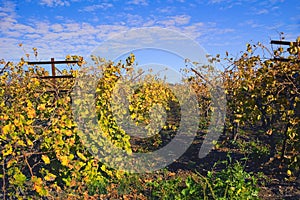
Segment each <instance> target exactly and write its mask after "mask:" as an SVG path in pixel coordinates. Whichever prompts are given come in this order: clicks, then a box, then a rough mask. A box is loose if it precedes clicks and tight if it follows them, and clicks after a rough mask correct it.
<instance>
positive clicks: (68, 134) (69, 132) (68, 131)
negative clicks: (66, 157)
mask: <svg viewBox="0 0 300 200" xmlns="http://www.w3.org/2000/svg"><path fill="white" fill-rule="evenodd" d="M65 134H66V136H71V135H72V134H73V132H72V130H66V131H65Z"/></svg>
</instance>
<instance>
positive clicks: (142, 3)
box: [127, 0, 149, 6]
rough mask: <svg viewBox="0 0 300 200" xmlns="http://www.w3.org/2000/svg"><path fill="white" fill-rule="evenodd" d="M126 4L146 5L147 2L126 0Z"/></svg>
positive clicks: (144, 0) (143, 0)
mask: <svg viewBox="0 0 300 200" xmlns="http://www.w3.org/2000/svg"><path fill="white" fill-rule="evenodd" d="M127 4H133V5H141V6H147V5H148V4H149V3H148V1H147V0H131V1H128V2H127Z"/></svg>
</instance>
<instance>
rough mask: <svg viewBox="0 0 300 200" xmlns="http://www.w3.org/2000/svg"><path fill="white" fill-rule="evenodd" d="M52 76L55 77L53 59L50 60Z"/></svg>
mask: <svg viewBox="0 0 300 200" xmlns="http://www.w3.org/2000/svg"><path fill="white" fill-rule="evenodd" d="M51 67H52V76H55V64H54V58H51Z"/></svg>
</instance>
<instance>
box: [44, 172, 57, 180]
mask: <svg viewBox="0 0 300 200" xmlns="http://www.w3.org/2000/svg"><path fill="white" fill-rule="evenodd" d="M44 178H45V180H46V181H54V180H55V178H56V176H55V175H54V174H51V173H48V174H47V176H45V177H44Z"/></svg>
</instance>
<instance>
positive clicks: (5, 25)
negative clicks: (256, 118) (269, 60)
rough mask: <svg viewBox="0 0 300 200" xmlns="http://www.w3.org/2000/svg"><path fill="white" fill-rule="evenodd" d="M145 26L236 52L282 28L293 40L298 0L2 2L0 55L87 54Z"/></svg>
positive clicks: (299, 16) (216, 50)
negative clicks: (110, 38)
mask: <svg viewBox="0 0 300 200" xmlns="http://www.w3.org/2000/svg"><path fill="white" fill-rule="evenodd" d="M145 27H161V28H167V29H170V30H176V31H179V32H180V33H182V34H185V35H186V36H188V37H189V38H191V39H193V40H195V41H196V42H197V43H199V44H200V45H201V46H202V47H203V48H204V49H205V50H206V52H207V53H208V54H211V55H216V54H221V55H225V52H226V51H228V52H229V53H230V54H231V55H232V56H237V55H238V54H239V53H240V52H241V51H243V50H245V49H246V43H257V42H261V43H263V44H265V45H266V46H267V47H271V45H270V44H269V43H270V40H271V39H273V40H279V39H280V32H284V35H285V39H286V40H291V41H295V40H296V38H297V37H298V36H300V1H299V0H206V1H204V0H165V1H163V0H128V1H121V0H112V1H109V0H101V1H96V0H36V1H35V0H24V1H21V0H0V59H4V60H5V61H15V60H19V59H20V58H21V57H25V54H26V53H29V54H30V55H31V56H30V57H29V60H31V61H32V60H50V58H51V57H53V58H55V59H56V60H61V59H64V58H65V56H66V55H68V54H71V55H80V56H83V57H85V56H87V55H90V53H91V52H92V51H93V50H94V49H95V48H97V47H99V46H101V44H102V43H103V42H104V41H106V40H107V39H109V37H110V36H111V35H113V34H118V33H120V32H124V31H128V30H130V29H132V28H145ZM19 44H22V46H21V47H20V45H19ZM32 48H37V49H38V50H37V51H38V56H37V57H36V58H35V57H34V56H33V50H32Z"/></svg>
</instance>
